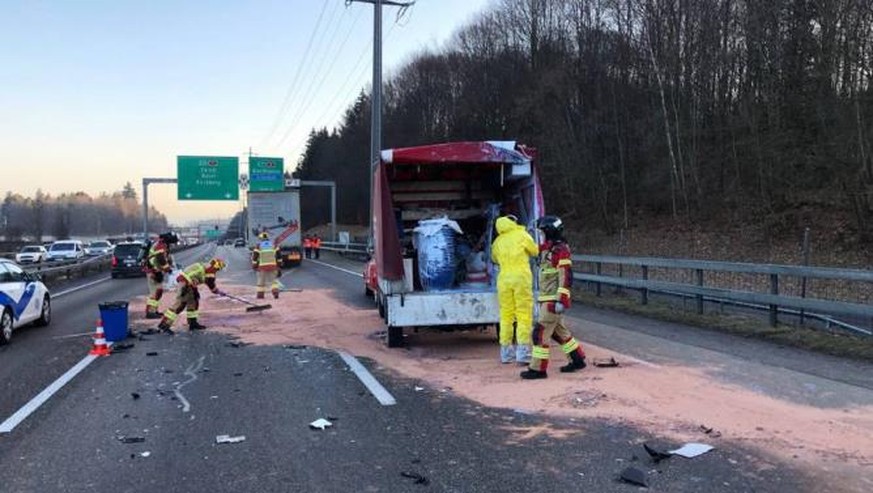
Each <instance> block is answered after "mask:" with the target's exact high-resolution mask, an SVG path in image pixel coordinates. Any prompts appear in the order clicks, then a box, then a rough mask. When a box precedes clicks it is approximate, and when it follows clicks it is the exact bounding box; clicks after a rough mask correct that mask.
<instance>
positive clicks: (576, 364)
mask: <svg viewBox="0 0 873 493" xmlns="http://www.w3.org/2000/svg"><path fill="white" fill-rule="evenodd" d="M586 366H588V365H586V364H585V358H583V357H582V356H579V355H577V354H576V353H572V354H571V355H570V362H569V363H567V364H566V365H564V366H562V367H561V373H573V372H574V371H578V370H581V369H583V368H585V367H586Z"/></svg>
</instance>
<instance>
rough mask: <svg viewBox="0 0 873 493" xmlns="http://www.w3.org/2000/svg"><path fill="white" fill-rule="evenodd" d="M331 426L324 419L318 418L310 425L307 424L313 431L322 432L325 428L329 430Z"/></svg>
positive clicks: (331, 424)
mask: <svg viewBox="0 0 873 493" xmlns="http://www.w3.org/2000/svg"><path fill="white" fill-rule="evenodd" d="M331 426H333V423H331V422H330V421H328V420H326V419H324V418H318V419H316V420H315V421H313V422H312V423H309V427H310V428H312V429H313V430H323V429H325V428H330V427H331Z"/></svg>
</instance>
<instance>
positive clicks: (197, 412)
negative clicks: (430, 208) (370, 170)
mask: <svg viewBox="0 0 873 493" xmlns="http://www.w3.org/2000/svg"><path fill="white" fill-rule="evenodd" d="M221 248H222V249H223V250H221V249H220V252H222V254H223V255H225V256H226V257H227V258H228V259H229V260H230V267H229V271H228V272H227V273H223V274H222V277H223V278H225V279H229V280H230V281H232V282H251V281H252V279H253V275H252V273H251V271H250V270H249V269H248V268H247V265H246V256H245V251H244V250H233V249H229V248H225V247H221ZM207 253H208V251H207V250H206V247H203V248H200V249H197V250H193V251H188V252H184V253H180V254H179V255H178V257H179V260H180V261H181V262H182V263H188V262H189V261H191V260H192V259H194V258H198V257H201V256H203V255H205V254H207ZM335 263H336V264H339V265H342V266H344V267H345V268H349V269H352V270H354V269H356V268H357V267H356V265H357V264H354V263H344V262H343V261H342V260H336V261H335ZM106 277H108V275H107V276H106ZM288 277H289V278H290V279H288V283H290V284H291V285H292V286H295V287H303V288H324V287H330V288H332V289H334V290H335V292H336V293H337V296H338V297H339V298H340V299H341V300H342V301H343V302H344V303H347V304H350V305H353V306H358V307H367V306H368V302H367V300H366V299H364V298H363V297H362V294H361V290H362V286H361V283H360V280H359V279H358V278H355V277H354V276H352V275H350V274H348V273H346V272H343V271H341V270H336V269H331V268H328V267H325V266H322V265H316V264H314V263H306V264H304V265H303V266H302V267H300V268H299V269H297V270H296V271H295V272H294V273H293V275H292V276H288ZM98 280H99V278H94V279H88V280H84V281H82V283H81V284H87V283H92V282H95V281H98ZM144 292H145V283H144V281H143V280H142V279H129V280H122V279H119V280H106V281H101V282H97V283H96V284H92V285H90V286H87V287H85V288H83V289H80V290H78V291H73V292H70V293H68V294H65V295H63V296H61V297H59V298H57V299H56V300H55V305H54V321H53V322H52V325H50V326H49V327H47V328H27V329H23V330H20V331H17V332H16V333H15V335H14V337H13V343H12V344H11V345H10V346H8V347H5V348H2V349H0V377H2V382H3V383H2V402H0V421H2V420H4V419H6V417H8V416H10V415H12V414H13V413H14V412H15V411H16V410H17V409H19V408H21V406H23V405H25V404H26V403H27V402H28V401H29V400H30V399H31V398H32V397H33V396H35V395H36V394H38V393H39V392H40V391H41V390H42V389H43V388H45V387H46V386H47V385H49V384H50V383H51V382H52V381H54V380H55V379H56V378H58V376H60V375H61V374H63V373H64V372H66V371H67V370H68V369H69V368H71V367H72V366H74V365H75V364H76V363H77V362H79V361H80V360H81V359H82V357H84V355H85V354H86V352H87V350H88V349H89V347H90V343H91V342H90V339H89V338H88V337H87V336H83V335H79V334H87V333H89V332H91V331H92V330H93V321H94V319H95V317H96V314H97V304H98V303H99V302H100V301H108V300H114V299H127V298H129V297H130V296H134V295H141V294H143V293H144ZM131 309H132V310H138V309H140V307H131ZM203 309H204V310H206V309H208V307H205V308H203ZM656 325H657V324H653V325H652V326H647V327H646V330H647V331H649V332H651V333H645V332H639V334H640V336H641V337H643V336H644V337H667V338H669V337H668V336H665V335H664V334H663V333H656V334H653V333H654V332H657V331H663V330H667V329H663V328H661V327H659V326H656ZM628 337H632V336H631V335H628ZM132 342H133V343H134V344H135V346H134V347H133V348H131V349H129V350H127V351H124V352H116V353H114V354H113V355H112V356H111V357H108V358H101V359H98V360H96V361H95V362H94V363H92V364H91V365H90V366H88V367H87V368H86V369H85V370H83V371H82V372H81V373H80V374H79V375H78V376H76V377H75V378H73V379H72V380H71V381H70V382H69V383H68V384H66V385H65V386H64V387H63V388H62V389H61V390H60V391H58V392H57V393H56V394H55V395H54V396H52V397H51V398H50V399H49V400H48V401H47V402H46V403H45V404H43V405H42V406H41V407H40V408H39V409H38V410H37V411H36V412H34V413H33V414H31V415H30V416H29V417H28V418H27V419H25V420H24V421H23V422H21V423H20V424H19V425H18V426H16V427H15V428H14V430H12V431H11V432H10V433H6V434H0V464H2V465H3V467H2V468H0V491H3V492H55V491H57V492H80V491H82V492H85V491H87V492H94V491H96V492H154V491H166V492H176V491H180V492H204V493H205V492H225V491H226V492H241V491H258V492H289V491H325V492H352V491H354V492H357V491H362V492H393V491H451V492H495V491H501V492H528V491H556V492H564V491H566V492H579V491H636V490H637V487H636V486H632V485H629V484H625V483H622V482H620V481H619V480H618V479H617V478H618V475H619V473H620V472H621V470H622V469H624V468H625V467H628V466H634V465H635V466H639V467H640V468H641V469H643V470H645V471H654V472H653V473H652V474H649V476H648V477H649V480H650V481H651V483H652V485H653V488H651V490H652V491H670V492H699V491H710V492H718V491H726V492H727V491H731V492H733V491H774V492H776V491H817V490H816V489H815V488H813V487H811V486H810V484H809V483H808V482H807V477H806V475H805V474H804V472H803V471H800V470H796V469H795V468H793V467H792V466H791V465H787V464H784V465H779V466H778V467H772V468H764V469H762V468H759V467H755V464H756V461H757V459H758V456H757V455H756V452H754V451H751V450H745V449H743V448H741V447H734V448H731V447H722V448H720V449H718V450H716V451H713V452H711V453H709V454H705V455H703V456H701V457H698V458H696V459H694V460H670V461H669V462H668V463H661V464H659V465H653V464H652V463H651V462H650V461H649V459H648V458H647V456H646V454H645V452H644V451H643V449H642V447H641V446H640V445H639V443H640V441H641V440H650V441H652V442H653V443H657V442H658V440H659V439H660V437H659V436H657V435H656V434H652V433H651V432H645V431H641V430H639V429H635V428H634V427H632V426H630V425H624V424H621V423H615V422H606V421H600V420H579V419H569V418H554V417H548V416H540V415H531V414H528V413H526V412H522V411H520V410H511V409H491V408H487V407H483V406H480V405H478V404H477V403H475V402H471V401H468V400H465V399H462V398H459V397H457V396H454V395H453V394H452V393H451V392H444V391H443V389H437V388H431V387H429V386H427V385H426V384H422V383H421V382H416V381H411V380H407V379H404V378H402V377H399V376H397V375H396V374H394V373H391V372H387V371H384V370H382V369H381V368H380V367H379V366H378V364H375V363H374V362H372V361H363V363H364V365H365V366H366V367H367V368H368V369H369V371H370V372H372V374H373V375H374V376H375V378H376V379H377V380H378V381H379V382H380V383H381V384H382V385H383V386H384V387H385V388H386V389H387V390H388V392H390V393H391V395H392V396H393V397H394V398H395V399H396V402H397V404H396V405H393V406H383V405H382V404H380V403H379V402H378V401H377V400H376V398H374V396H373V395H372V394H371V393H370V391H368V389H367V388H366V387H365V386H364V385H363V384H362V382H361V380H359V378H358V377H357V376H356V375H355V373H353V372H352V371H350V369H349V366H348V365H347V364H346V363H345V362H344V361H343V360H342V359H341V358H340V356H339V355H338V354H337V353H335V352H332V351H327V350H323V349H320V348H315V347H305V346H293V347H284V346H254V345H239V344H238V343H235V342H234V341H232V340H231V339H230V338H229V337H227V336H225V335H221V334H217V333H212V332H210V331H208V330H207V331H205V332H198V333H188V332H185V331H183V332H180V333H179V334H178V335H176V336H172V337H170V336H163V335H159V334H154V335H148V336H145V340H137V339H133V340H132ZM706 344H707V342H706V341H702V342H699V344H697V345H696V346H695V347H698V348H700V349H701V351H706V350H708V349H706V348H705V346H706ZM665 351H667V350H665ZM665 357H666V356H665ZM829 377H833V375H822V376H821V377H820V378H829ZM851 383H853V382H849V383H847V384H851ZM854 383H857V382H854ZM319 418H325V419H327V420H329V421H331V422H332V423H333V426H332V427H330V428H327V429H325V430H313V429H311V428H310V426H309V423H310V422H312V421H314V420H316V419H319ZM538 426H543V427H551V428H559V429H564V430H570V431H572V433H568V434H567V438H562V439H554V438H549V437H547V436H545V435H543V436H539V437H534V438H532V439H530V440H524V441H517V440H513V436H514V435H513V434H512V433H510V431H509V430H512V429H515V428H519V427H538ZM656 431H657V430H655V432H656ZM220 435H229V436H230V437H243V436H244V437H245V439H244V440H243V441H239V442H237V443H220V444H219V443H216V437H218V436H220ZM124 439H127V440H128V441H132V442H133V443H124V441H123V440H124ZM818 491H820V490H818Z"/></svg>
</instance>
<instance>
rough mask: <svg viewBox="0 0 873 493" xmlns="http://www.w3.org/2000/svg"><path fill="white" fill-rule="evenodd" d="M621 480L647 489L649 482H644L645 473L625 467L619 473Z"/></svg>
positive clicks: (634, 468)
mask: <svg viewBox="0 0 873 493" xmlns="http://www.w3.org/2000/svg"><path fill="white" fill-rule="evenodd" d="M621 480H622V481H624V482H627V483H631V484H635V485H639V486H644V487H646V488H648V487H649V482H648V481H647V480H646V473H644V472H643V471H640V470H639V469H637V468H636V467H627V468H625V470H624V471H622V472H621Z"/></svg>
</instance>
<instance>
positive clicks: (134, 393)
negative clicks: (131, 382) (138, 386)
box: [130, 392, 139, 400]
mask: <svg viewBox="0 0 873 493" xmlns="http://www.w3.org/2000/svg"><path fill="white" fill-rule="evenodd" d="M130 396H131V397H133V400H137V399H139V392H131V393H130Z"/></svg>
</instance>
